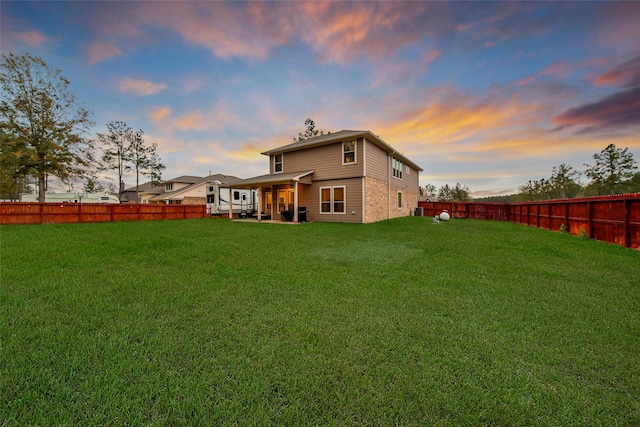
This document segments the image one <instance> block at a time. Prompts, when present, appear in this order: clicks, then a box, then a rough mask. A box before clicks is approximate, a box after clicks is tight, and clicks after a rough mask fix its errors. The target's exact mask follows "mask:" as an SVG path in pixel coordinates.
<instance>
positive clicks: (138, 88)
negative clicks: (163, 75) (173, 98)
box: [118, 78, 167, 96]
mask: <svg viewBox="0 0 640 427" xmlns="http://www.w3.org/2000/svg"><path fill="white" fill-rule="evenodd" d="M166 88H167V85H165V84H162V83H153V82H149V81H146V80H138V79H131V78H124V79H122V80H120V82H119V83H118V91H120V92H122V93H132V94H135V95H142V96H148V95H155V94H156V93H158V92H162V91H163V90H165V89H166Z"/></svg>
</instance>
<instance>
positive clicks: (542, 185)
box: [420, 144, 640, 202]
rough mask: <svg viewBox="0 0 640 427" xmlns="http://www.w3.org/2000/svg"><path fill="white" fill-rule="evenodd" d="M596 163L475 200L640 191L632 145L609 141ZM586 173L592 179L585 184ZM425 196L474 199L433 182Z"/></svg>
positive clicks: (422, 189)
mask: <svg viewBox="0 0 640 427" xmlns="http://www.w3.org/2000/svg"><path fill="white" fill-rule="evenodd" d="M592 157H593V160H594V161H593V163H592V164H585V165H584V166H585V167H586V169H585V171H584V172H580V171H578V170H576V169H575V168H573V167H572V166H569V165H566V164H564V163H563V164H561V165H559V166H555V167H553V168H552V171H551V176H550V177H548V178H541V179H539V180H529V181H527V183H525V184H523V185H521V186H519V187H518V193H516V194H509V195H503V196H492V197H483V198H479V199H475V200H476V201H485V202H529V201H535V200H554V199H570V198H575V197H589V196H603V195H611V194H625V193H634V192H639V191H640V172H635V171H636V170H637V169H638V167H637V164H636V162H635V160H634V158H633V154H632V153H630V152H629V149H628V148H624V149H623V148H618V147H616V145H615V144H609V145H608V146H607V147H605V148H604V149H603V150H602V151H600V152H599V153H595V154H594V155H593V156H592ZM583 176H585V177H586V178H588V179H589V181H588V182H587V183H586V184H584V183H583V182H582V181H581V179H582V177H583ZM420 193H421V196H422V197H423V198H426V199H427V200H431V201H441V202H451V201H456V202H467V201H469V200H471V197H470V193H471V191H470V190H469V188H468V187H466V186H464V185H461V184H456V185H455V186H452V187H450V186H449V185H448V184H447V185H444V186H442V187H440V189H436V187H435V186H434V185H432V184H427V185H425V186H424V187H420Z"/></svg>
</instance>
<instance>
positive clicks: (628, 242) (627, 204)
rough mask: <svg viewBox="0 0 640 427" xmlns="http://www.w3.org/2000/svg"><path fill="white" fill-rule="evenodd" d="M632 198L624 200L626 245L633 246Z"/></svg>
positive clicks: (626, 246)
mask: <svg viewBox="0 0 640 427" xmlns="http://www.w3.org/2000/svg"><path fill="white" fill-rule="evenodd" d="M630 205H631V199H625V200H624V247H625V248H630V247H631V206H630Z"/></svg>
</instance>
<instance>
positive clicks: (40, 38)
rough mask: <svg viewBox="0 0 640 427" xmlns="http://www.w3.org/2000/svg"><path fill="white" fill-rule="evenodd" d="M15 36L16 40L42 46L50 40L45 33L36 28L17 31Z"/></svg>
mask: <svg viewBox="0 0 640 427" xmlns="http://www.w3.org/2000/svg"><path fill="white" fill-rule="evenodd" d="M13 36H14V38H15V39H16V40H18V41H20V42H22V43H24V44H27V45H29V46H40V45H42V44H43V43H45V42H46V41H47V40H49V39H48V38H47V37H46V36H45V35H44V34H42V33H41V32H40V31H36V30H32V31H21V32H17V33H15V34H14V35H13Z"/></svg>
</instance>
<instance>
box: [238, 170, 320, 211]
mask: <svg viewBox="0 0 640 427" xmlns="http://www.w3.org/2000/svg"><path fill="white" fill-rule="evenodd" d="M312 174H313V170H307V171H301V172H289V173H279V174H273V175H261V176H256V177H253V178H247V179H244V180H242V181H237V182H234V183H233V184H231V185H230V186H229V191H230V192H231V191H233V189H257V194H258V212H257V215H256V218H257V220H258V221H262V220H267V221H274V222H290V223H299V222H300V221H306V210H305V209H301V208H304V206H301V203H300V201H301V200H303V195H304V192H305V190H306V189H308V187H309V186H310V185H311V175H312ZM274 202H275V203H274ZM229 217H230V218H231V217H232V213H231V212H229Z"/></svg>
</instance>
